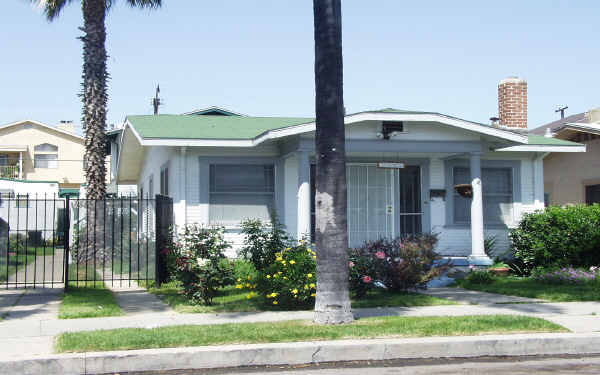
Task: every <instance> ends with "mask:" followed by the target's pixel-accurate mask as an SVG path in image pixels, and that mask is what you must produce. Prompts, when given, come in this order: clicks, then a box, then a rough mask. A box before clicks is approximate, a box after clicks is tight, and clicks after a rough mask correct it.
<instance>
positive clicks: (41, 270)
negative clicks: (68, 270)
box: [8, 248, 64, 286]
mask: <svg viewBox="0 0 600 375" xmlns="http://www.w3.org/2000/svg"><path fill="white" fill-rule="evenodd" d="M48 251H52V249H51V248H50V249H48ZM54 252H55V253H54V255H46V256H44V255H38V256H36V257H35V260H33V261H30V262H29V263H28V264H27V266H25V267H23V268H20V269H18V270H17V272H14V268H13V267H9V271H10V272H9V277H8V285H9V286H10V285H11V284H13V285H14V284H15V283H23V282H26V283H28V284H30V285H31V286H33V285H34V282H35V283H37V285H38V286H39V285H41V284H42V283H48V284H50V283H56V284H61V283H62V280H63V273H64V263H63V253H64V250H63V249H60V248H57V249H55V250H54ZM29 258H30V259H31V258H33V255H31V256H29Z"/></svg>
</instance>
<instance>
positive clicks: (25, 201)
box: [15, 194, 29, 208]
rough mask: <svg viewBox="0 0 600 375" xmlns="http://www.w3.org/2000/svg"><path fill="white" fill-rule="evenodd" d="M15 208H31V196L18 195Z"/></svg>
mask: <svg viewBox="0 0 600 375" xmlns="http://www.w3.org/2000/svg"><path fill="white" fill-rule="evenodd" d="M15 207H17V208H27V207H29V195H27V194H17V200H16V201H15Z"/></svg>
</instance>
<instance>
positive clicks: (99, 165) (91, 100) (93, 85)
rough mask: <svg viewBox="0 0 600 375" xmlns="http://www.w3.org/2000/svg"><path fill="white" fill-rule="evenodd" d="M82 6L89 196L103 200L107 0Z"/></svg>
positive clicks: (86, 171) (95, 0) (86, 3)
mask: <svg viewBox="0 0 600 375" xmlns="http://www.w3.org/2000/svg"><path fill="white" fill-rule="evenodd" d="M82 8H83V28H82V29H81V30H82V31H83V32H84V36H82V37H81V40H82V41H83V74H82V78H83V83H82V85H83V92H82V95H81V96H82V98H83V110H82V112H83V113H82V120H83V121H82V122H83V129H84V131H85V156H86V159H87V167H86V170H85V177H86V183H87V185H86V193H87V194H86V195H87V198H88V199H104V196H105V194H106V165H105V157H106V155H105V144H106V136H105V133H104V131H105V129H106V104H107V101H108V95H107V90H106V81H107V78H108V73H107V70H106V59H107V55H106V46H105V42H106V26H105V18H106V0H84V1H82Z"/></svg>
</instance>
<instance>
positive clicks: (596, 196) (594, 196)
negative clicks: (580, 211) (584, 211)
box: [585, 185, 600, 204]
mask: <svg viewBox="0 0 600 375" xmlns="http://www.w3.org/2000/svg"><path fill="white" fill-rule="evenodd" d="M585 203H586V204H594V203H600V185H588V186H586V187H585Z"/></svg>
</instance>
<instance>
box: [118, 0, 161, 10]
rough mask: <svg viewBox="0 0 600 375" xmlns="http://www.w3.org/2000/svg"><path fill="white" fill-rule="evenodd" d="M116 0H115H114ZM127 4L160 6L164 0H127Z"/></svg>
mask: <svg viewBox="0 0 600 375" xmlns="http://www.w3.org/2000/svg"><path fill="white" fill-rule="evenodd" d="M113 1H114V0H113ZM127 4H129V6H131V7H132V8H150V9H152V8H160V7H161V6H162V0H127Z"/></svg>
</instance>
